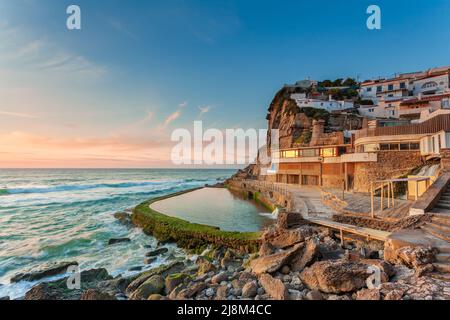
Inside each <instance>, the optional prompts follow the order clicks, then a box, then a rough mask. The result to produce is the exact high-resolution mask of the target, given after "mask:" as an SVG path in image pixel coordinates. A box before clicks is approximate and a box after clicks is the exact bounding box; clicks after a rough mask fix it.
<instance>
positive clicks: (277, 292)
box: [259, 273, 289, 300]
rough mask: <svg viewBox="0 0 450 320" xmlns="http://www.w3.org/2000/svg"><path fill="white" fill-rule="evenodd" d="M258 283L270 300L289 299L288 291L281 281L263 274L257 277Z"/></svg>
mask: <svg viewBox="0 0 450 320" xmlns="http://www.w3.org/2000/svg"><path fill="white" fill-rule="evenodd" d="M259 282H260V283H261V286H262V287H263V288H264V290H265V292H266V293H267V294H268V295H269V296H270V297H271V298H272V299H274V300H286V299H287V298H288V297H289V293H288V290H287V288H286V286H285V285H284V283H283V282H282V281H281V280H279V279H275V278H273V277H272V276H271V275H269V274H267V273H263V274H261V275H260V277H259Z"/></svg>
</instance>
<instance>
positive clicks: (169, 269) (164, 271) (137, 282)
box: [125, 261, 185, 295]
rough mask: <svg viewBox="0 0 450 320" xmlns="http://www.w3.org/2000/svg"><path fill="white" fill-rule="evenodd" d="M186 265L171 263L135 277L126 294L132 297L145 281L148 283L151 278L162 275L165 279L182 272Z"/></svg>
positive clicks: (176, 262) (177, 262)
mask: <svg viewBox="0 0 450 320" xmlns="http://www.w3.org/2000/svg"><path fill="white" fill-rule="evenodd" d="M184 267H185V266H184V263H182V262H179V261H174V262H171V263H169V264H167V265H162V266H159V267H157V268H154V269H151V270H148V271H145V272H142V273H141V274H140V275H138V276H135V277H133V278H134V279H133V281H132V282H131V283H130V284H129V285H128V287H127V289H126V290H125V292H126V293H127V294H128V295H131V294H132V293H133V292H134V291H136V290H137V289H138V288H139V287H140V286H141V284H143V283H144V282H145V281H147V280H148V279H149V278H150V277H152V276H154V275H160V276H161V277H163V278H165V277H167V276H168V275H169V274H172V273H177V272H180V271H181V270H183V269H184Z"/></svg>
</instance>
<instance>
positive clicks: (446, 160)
mask: <svg viewBox="0 0 450 320" xmlns="http://www.w3.org/2000/svg"><path fill="white" fill-rule="evenodd" d="M441 155H442V168H444V170H446V171H450V149H441Z"/></svg>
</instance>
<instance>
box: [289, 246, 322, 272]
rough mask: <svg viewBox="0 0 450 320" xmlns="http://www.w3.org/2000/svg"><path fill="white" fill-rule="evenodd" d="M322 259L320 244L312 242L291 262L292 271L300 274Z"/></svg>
mask: <svg viewBox="0 0 450 320" xmlns="http://www.w3.org/2000/svg"><path fill="white" fill-rule="evenodd" d="M319 257H320V250H319V246H318V244H317V243H316V242H315V241H313V240H310V241H308V242H307V244H306V246H305V248H303V250H302V251H300V252H299V253H298V254H297V255H296V256H295V257H294V258H293V259H292V262H291V270H292V271H294V272H300V271H302V270H303V269H305V268H306V267H309V266H310V265H311V264H313V263H314V262H315V261H316V260H317V259H318V258H319Z"/></svg>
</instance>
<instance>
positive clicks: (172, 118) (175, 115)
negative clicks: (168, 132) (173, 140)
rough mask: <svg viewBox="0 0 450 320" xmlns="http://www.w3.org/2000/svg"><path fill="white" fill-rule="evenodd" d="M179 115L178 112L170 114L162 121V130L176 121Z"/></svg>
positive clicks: (179, 112)
mask: <svg viewBox="0 0 450 320" xmlns="http://www.w3.org/2000/svg"><path fill="white" fill-rule="evenodd" d="M180 115H181V111H180V110H177V111H175V112H174V113H172V114H170V115H169V116H168V117H167V118H166V120H165V121H164V124H163V128H167V126H169V124H171V123H172V122H173V121H175V120H176V119H178V118H179V117H180Z"/></svg>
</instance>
